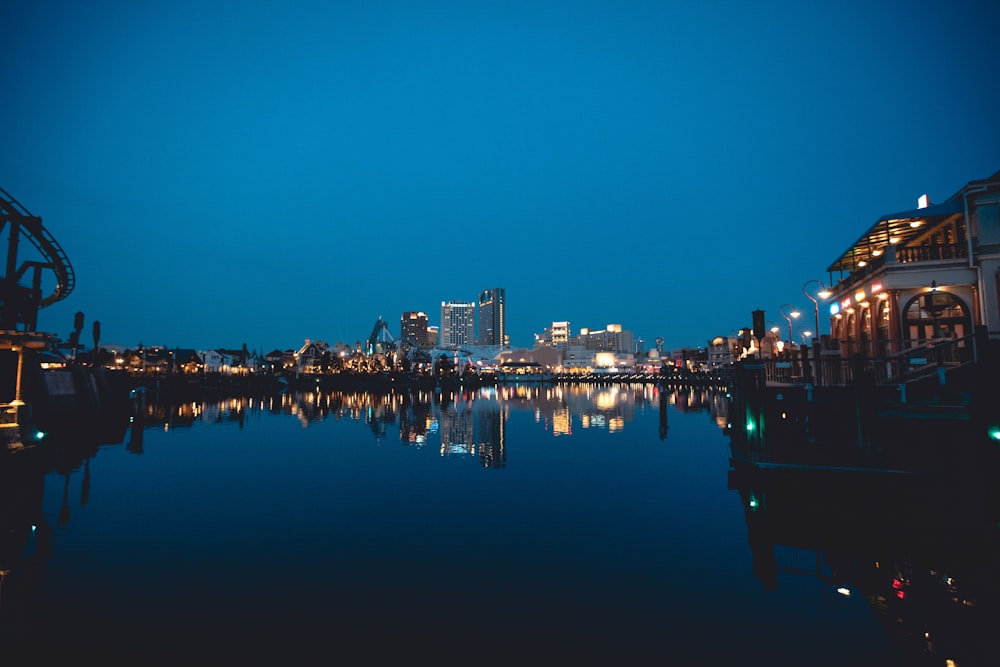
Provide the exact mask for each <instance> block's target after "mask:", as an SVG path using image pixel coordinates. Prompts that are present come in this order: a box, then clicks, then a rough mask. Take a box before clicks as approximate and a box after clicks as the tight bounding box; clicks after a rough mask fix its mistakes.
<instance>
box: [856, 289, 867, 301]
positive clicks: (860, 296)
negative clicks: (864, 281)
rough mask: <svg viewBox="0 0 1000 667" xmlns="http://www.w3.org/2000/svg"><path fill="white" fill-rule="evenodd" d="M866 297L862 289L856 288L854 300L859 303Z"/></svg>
mask: <svg viewBox="0 0 1000 667" xmlns="http://www.w3.org/2000/svg"><path fill="white" fill-rule="evenodd" d="M867 298H868V295H867V294H865V291H864V290H858V291H857V292H855V293H854V300H855V301H857V302H858V303H861V302H862V301H864V300H865V299H867Z"/></svg>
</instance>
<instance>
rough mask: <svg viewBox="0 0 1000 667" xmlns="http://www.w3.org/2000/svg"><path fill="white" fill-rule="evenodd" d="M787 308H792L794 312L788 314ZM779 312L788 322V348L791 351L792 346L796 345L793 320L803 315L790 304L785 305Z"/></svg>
mask: <svg viewBox="0 0 1000 667" xmlns="http://www.w3.org/2000/svg"><path fill="white" fill-rule="evenodd" d="M785 308H791V309H792V310H791V312H789V313H786V312H785ZM778 312H779V313H781V316H782V317H784V318H785V319H786V320H788V348H789V349H791V348H792V346H794V345H795V336H794V334H793V333H792V320H793V319H794V318H796V317H798V316H799V315H801V314H802V313H800V312H799V309H798V308H796V307H795V306H793V305H792V304H790V303H786V304H783V305H782V306H781V308H780V309H779V310H778Z"/></svg>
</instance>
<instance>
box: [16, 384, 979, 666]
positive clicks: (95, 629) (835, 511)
mask: <svg viewBox="0 0 1000 667" xmlns="http://www.w3.org/2000/svg"><path fill="white" fill-rule="evenodd" d="M148 407H149V410H148V414H143V415H139V416H138V417H137V422H136V423H134V424H131V425H128V424H125V425H122V427H121V431H120V432H121V434H122V437H121V439H120V440H117V439H116V440H115V442H112V443H110V444H101V445H100V446H98V445H93V446H89V445H87V446H81V445H80V443H68V444H65V443H64V444H62V445H57V444H51V445H49V446H50V447H53V448H57V447H58V449H57V451H58V458H57V459H56V461H55V464H54V465H52V466H49V465H46V467H45V470H44V471H43V473H44V474H43V473H39V474H38V475H37V478H36V477H32V475H33V473H30V472H23V471H18V473H17V475H16V479H17V481H16V482H15V481H11V480H12V479H13V477H14V476H13V475H10V474H8V475H6V476H5V478H4V479H5V480H7V483H6V491H5V494H6V495H4V496H2V498H3V499H4V501H5V502H6V503H7V504H8V505H9V507H10V509H9V510H8V511H7V514H6V515H5V516H6V517H8V519H7V521H6V524H5V525H4V528H5V529H6V530H7V531H8V532H7V537H6V542H5V543H4V549H5V551H4V553H3V557H4V558H5V559H6V562H7V565H4V564H2V563H0V568H2V567H6V568H7V574H6V575H5V578H4V582H3V587H2V589H0V623H2V635H0V639H2V642H3V648H4V649H5V650H15V649H16V650H20V651H22V652H27V653H28V654H29V655H35V656H38V657H45V656H47V655H50V654H53V653H54V652H56V651H58V652H61V653H62V654H63V655H66V656H68V657H73V656H75V657H78V658H86V657H93V656H100V657H112V658H122V659H123V660H124V661H125V662H129V663H131V664H150V663H153V662H164V663H169V664H185V663H187V664H201V663H205V662H211V661H222V662H224V663H229V662H234V663H235V662H242V663H254V662H258V663H270V662H277V661H285V662H283V663H282V664H287V661H288V660H294V661H296V662H295V664H321V663H322V664H328V663H330V662H334V661H346V662H349V663H352V664H359V663H366V662H385V661H387V660H390V659H392V660H394V661H397V662H399V661H400V660H399V659H400V658H403V659H405V660H406V661H407V662H411V661H412V662H421V663H424V662H426V663H429V664H433V663H440V662H444V661H446V660H447V661H449V662H461V663H466V664H477V663H483V662H489V661H490V660H492V659H497V660H516V661H519V662H522V663H527V664H538V663H542V662H553V663H560V664H562V663H567V662H574V663H590V664H675V663H676V664H693V665H698V664H786V665H924V664H927V665H941V666H942V667H943V666H944V665H945V664H946V660H947V659H952V660H954V661H956V664H958V665H960V666H963V667H968V666H970V665H980V664H996V663H995V662H994V661H993V658H995V657H996V655H995V654H993V653H992V651H993V648H992V645H991V644H990V643H988V642H987V640H986V639H985V638H986V637H989V636H990V634H991V633H990V632H988V630H986V629H984V628H988V627H989V624H991V623H992V624H995V622H996V621H995V616H994V615H993V614H992V610H993V604H994V601H993V598H992V597H990V596H991V592H992V591H993V590H995V588H994V584H995V582H994V578H995V577H996V574H997V562H998V561H997V558H996V549H995V542H996V534H995V533H996V520H995V517H994V516H992V515H989V512H988V511H986V509H985V508H983V507H981V506H976V507H971V508H970V507H965V506H962V507H955V506H954V505H953V504H947V503H945V504H944V505H947V510H946V511H947V512H960V513H962V516H963V520H962V521H961V522H960V524H961V530H950V528H949V527H951V526H955V525H958V524H956V523H955V521H954V516H955V515H953V514H949V515H945V516H943V517H941V518H937V517H934V518H933V520H931V519H930V518H928V517H929V516H930V515H929V514H927V513H930V512H933V508H934V507H937V506H941V505H942V503H939V502H937V501H938V498H937V495H936V494H937V491H936V490H935V489H919V490H918V491H917V492H913V490H912V489H907V490H905V491H906V492H905V493H904V494H902V495H897V494H896V493H895V492H892V493H891V494H887V495H878V496H876V495H872V494H875V493H876V492H875V491H874V490H869V491H866V492H865V493H866V495H864V496H863V497H862V498H861V499H860V500H859V499H858V498H857V496H856V494H852V491H851V489H845V488H844V484H839V485H836V486H835V487H834V488H830V489H827V488H826V487H824V485H823V483H821V482H817V481H815V480H805V481H802V480H798V481H796V480H792V481H791V482H789V481H788V480H771V479H764V478H754V479H750V480H747V479H746V478H743V477H741V476H740V475H739V474H737V473H734V472H733V471H732V470H731V465H730V450H729V438H728V436H727V435H726V432H725V431H724V427H725V426H726V424H727V422H728V416H727V402H726V396H725V394H724V393H713V392H708V391H704V390H683V391H680V392H676V391H669V392H668V391H663V392H661V391H658V390H657V388H655V387H652V386H644V385H635V386H603V387H569V386H554V387H519V388H518V387H508V388H502V389H500V390H499V391H498V390H496V389H482V390H477V391H475V392H472V393H467V394H458V395H453V396H451V397H448V396H447V395H446V396H444V397H442V396H440V395H407V396H401V395H376V394H368V393H356V394H350V393H335V394H297V395H285V396H278V397H274V398H263V399H261V398H255V399H235V400H223V401H214V402H192V403H184V404H180V405H160V404H156V403H153V402H151V403H150V405H149V406H148ZM907 494H908V495H907ZM900 498H906V500H899V499H900ZM913 498H921V499H925V500H926V499H930V502H927V503H918V504H916V505H915V504H913V503H912V500H913ZM876 503H877V504H876ZM925 518H926V519H927V520H925ZM31 526H34V528H31ZM990 619H994V620H990ZM994 627H996V626H995V625H994Z"/></svg>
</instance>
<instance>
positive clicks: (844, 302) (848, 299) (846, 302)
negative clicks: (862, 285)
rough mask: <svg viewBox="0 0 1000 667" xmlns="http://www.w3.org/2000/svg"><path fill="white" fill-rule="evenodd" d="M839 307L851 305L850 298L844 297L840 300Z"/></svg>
mask: <svg viewBox="0 0 1000 667" xmlns="http://www.w3.org/2000/svg"><path fill="white" fill-rule="evenodd" d="M840 307H841V308H850V307H851V300H850V298H847V299H844V300H843V301H841V302H840Z"/></svg>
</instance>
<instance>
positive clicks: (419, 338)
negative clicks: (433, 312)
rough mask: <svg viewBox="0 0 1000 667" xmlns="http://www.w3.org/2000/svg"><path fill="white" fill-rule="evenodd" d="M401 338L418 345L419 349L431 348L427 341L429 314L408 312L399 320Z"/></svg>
mask: <svg viewBox="0 0 1000 667" xmlns="http://www.w3.org/2000/svg"><path fill="white" fill-rule="evenodd" d="M399 337H400V338H402V339H403V340H406V341H412V342H413V343H416V344H417V346H418V347H423V348H426V347H429V345H428V340H427V313H424V312H420V311H408V312H405V313H403V314H402V316H401V317H400V318H399Z"/></svg>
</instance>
